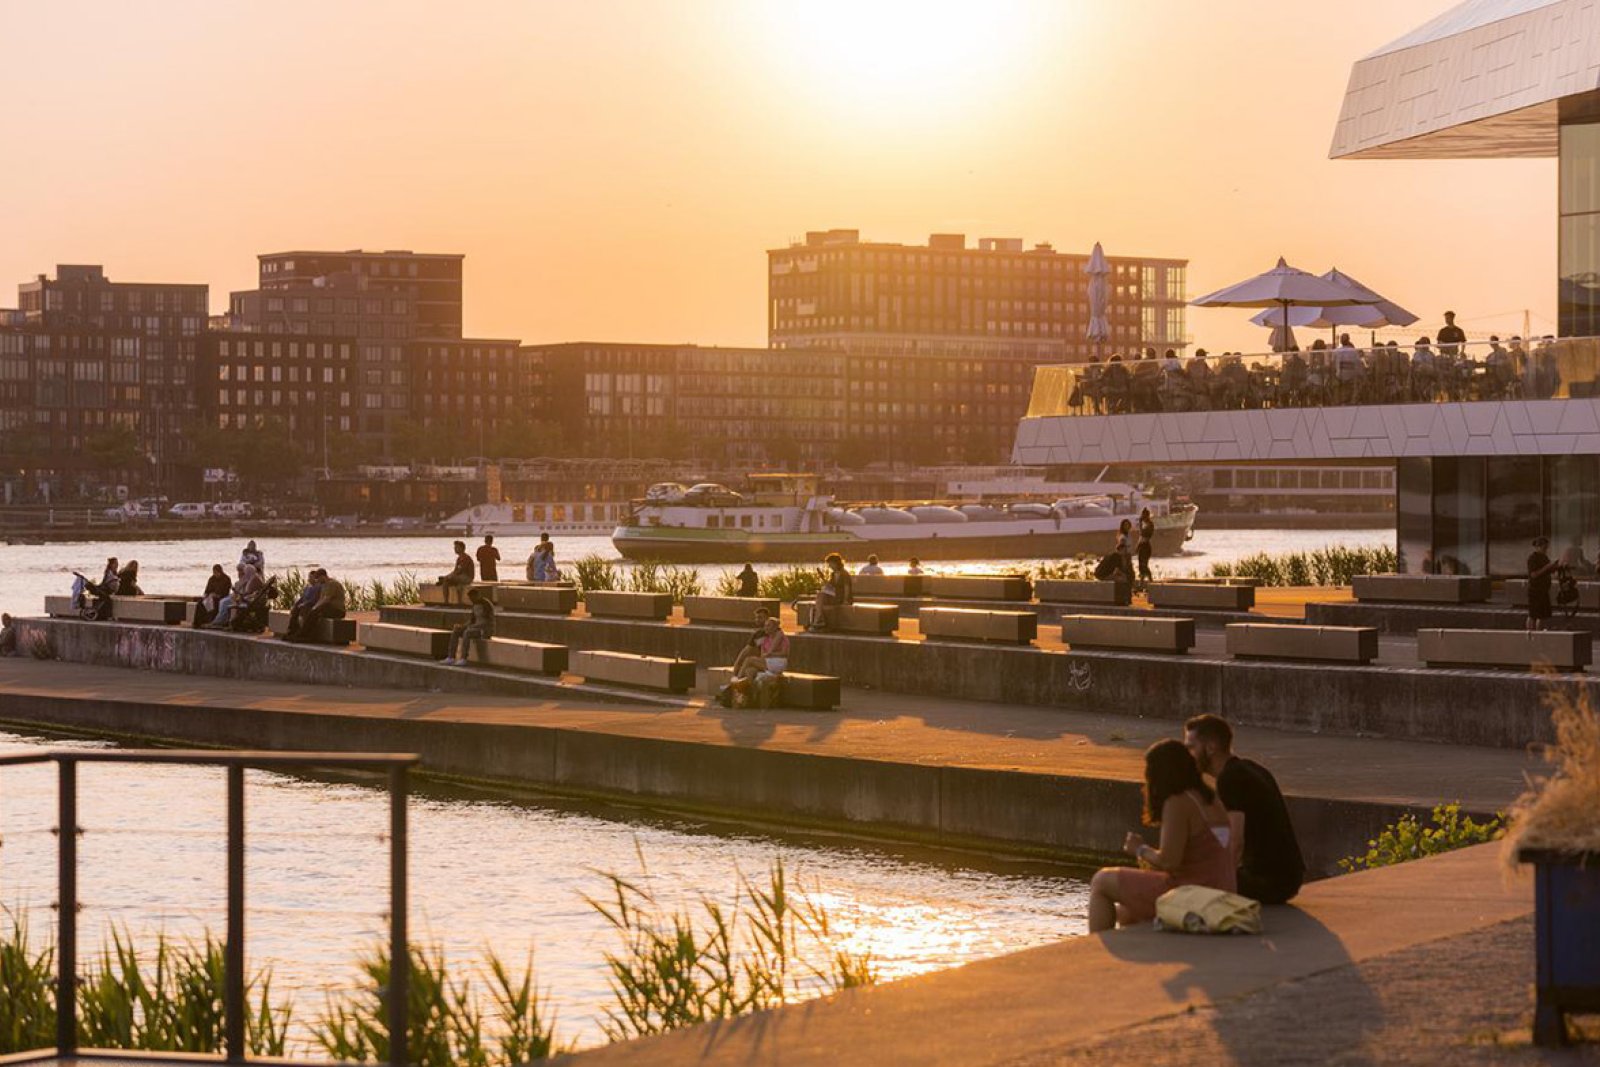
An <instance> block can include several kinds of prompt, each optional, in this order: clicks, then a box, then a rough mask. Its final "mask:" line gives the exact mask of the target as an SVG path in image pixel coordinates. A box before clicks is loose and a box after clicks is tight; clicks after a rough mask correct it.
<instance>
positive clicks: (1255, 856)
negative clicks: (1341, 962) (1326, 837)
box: [1183, 715, 1306, 904]
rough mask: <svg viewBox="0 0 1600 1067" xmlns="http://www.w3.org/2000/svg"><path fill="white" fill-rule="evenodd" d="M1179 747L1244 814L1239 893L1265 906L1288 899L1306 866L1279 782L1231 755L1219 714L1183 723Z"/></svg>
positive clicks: (1229, 732) (1229, 733)
mask: <svg viewBox="0 0 1600 1067" xmlns="http://www.w3.org/2000/svg"><path fill="white" fill-rule="evenodd" d="M1183 743H1184V746H1185V747H1186V748H1188V750H1189V753H1190V754H1191V755H1192V756H1194V761H1195V764H1196V765H1197V766H1198V767H1199V768H1200V770H1201V771H1203V772H1204V773H1206V774H1209V775H1210V776H1211V777H1212V779H1213V780H1214V781H1215V782H1216V783H1217V796H1218V797H1219V798H1220V799H1221V800H1222V806H1223V807H1225V808H1227V809H1228V810H1229V811H1234V812H1238V813H1239V814H1241V815H1243V816H1244V841H1243V844H1242V847H1241V848H1240V849H1239V850H1238V851H1239V871H1238V878H1237V882H1238V886H1239V888H1238V892H1239V893H1240V894H1241V895H1243V896H1247V897H1249V898H1251V899H1252V900H1259V901H1260V902H1261V903H1263V904H1283V903H1285V902H1287V901H1289V900H1292V899H1293V898H1294V895H1295V894H1296V893H1298V892H1300V886H1301V885H1302V884H1303V883H1304V882H1305V877H1306V863H1305V859H1304V857H1302V856H1301V854H1300V842H1299V841H1298V840H1296V839H1295V836H1294V822H1293V820H1291V819H1290V818H1289V806H1288V805H1287V804H1285V803H1284V800H1283V791H1282V790H1280V789H1279V788H1278V780H1277V779H1276V778H1274V777H1273V776H1272V772H1271V771H1269V770H1267V769H1266V768H1265V767H1263V766H1262V765H1261V764H1259V763H1257V762H1255V761H1254V760H1249V759H1245V758H1244V757H1243V756H1236V755H1234V752H1233V727H1231V726H1229V725H1228V722H1227V720H1226V719H1224V718H1222V717H1221V716H1220V715H1196V716H1195V717H1194V718H1192V719H1190V720H1189V721H1188V722H1186V723H1184V724H1183Z"/></svg>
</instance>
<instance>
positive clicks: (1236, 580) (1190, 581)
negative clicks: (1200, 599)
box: [1166, 575, 1261, 589]
mask: <svg viewBox="0 0 1600 1067" xmlns="http://www.w3.org/2000/svg"><path fill="white" fill-rule="evenodd" d="M1166 582H1167V584H1168V585H1248V586H1250V587H1251V588H1252V589H1259V588H1261V579H1260V578H1240V577H1237V576H1231V575H1230V576H1229V577H1226V578H1168V579H1166Z"/></svg>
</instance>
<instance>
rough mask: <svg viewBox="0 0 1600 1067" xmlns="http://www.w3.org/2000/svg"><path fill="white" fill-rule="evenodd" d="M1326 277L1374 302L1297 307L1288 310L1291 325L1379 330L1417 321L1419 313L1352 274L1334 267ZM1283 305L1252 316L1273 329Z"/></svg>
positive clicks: (1282, 317)
mask: <svg viewBox="0 0 1600 1067" xmlns="http://www.w3.org/2000/svg"><path fill="white" fill-rule="evenodd" d="M1322 278H1323V280H1325V281H1330V282H1333V283H1334V284H1335V285H1342V286H1344V287H1345V288H1346V289H1349V290H1350V291H1351V292H1354V293H1358V294H1360V295H1361V296H1363V297H1368V298H1370V303H1365V304H1350V305H1346V306H1344V307H1327V306H1323V307H1297V308H1293V309H1291V310H1290V311H1289V312H1288V318H1289V325H1290V326H1309V327H1312V328H1315V329H1338V328H1339V327H1340V326H1355V327H1357V328H1359V329H1363V330H1377V329H1382V328H1383V327H1385V326H1410V325H1411V324H1412V323H1413V322H1416V321H1417V317H1416V316H1415V315H1413V314H1412V313H1411V312H1409V311H1407V310H1406V309H1405V308H1403V307H1401V306H1400V305H1399V304H1396V303H1395V302H1394V301H1392V300H1388V299H1385V298H1384V297H1382V296H1380V295H1378V293H1377V291H1376V290H1373V289H1370V288H1368V287H1367V286H1365V285H1362V284H1361V283H1360V282H1358V281H1356V280H1355V279H1354V278H1352V277H1350V275H1348V274H1346V273H1344V272H1343V271H1341V270H1340V269H1339V268H1338V267H1335V268H1333V269H1332V270H1330V271H1328V272H1327V273H1326V274H1324V275H1322ZM1284 314H1285V313H1284V311H1283V309H1281V308H1272V309H1270V310H1267V311H1263V312H1262V313H1261V314H1259V315H1254V316H1252V317H1251V319H1250V321H1251V322H1253V323H1255V324H1256V325H1257V326H1267V327H1271V328H1273V329H1276V328H1277V327H1279V326H1281V325H1282V324H1283V319H1284Z"/></svg>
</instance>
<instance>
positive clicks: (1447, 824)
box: [1339, 803, 1505, 873]
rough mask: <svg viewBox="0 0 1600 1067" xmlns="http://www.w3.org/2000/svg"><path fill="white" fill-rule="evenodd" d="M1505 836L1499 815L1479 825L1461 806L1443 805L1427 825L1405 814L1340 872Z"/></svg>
mask: <svg viewBox="0 0 1600 1067" xmlns="http://www.w3.org/2000/svg"><path fill="white" fill-rule="evenodd" d="M1504 833H1505V820H1504V819H1503V818H1502V817H1500V816H1498V815H1496V816H1495V817H1494V818H1492V819H1490V820H1489V821H1488V822H1475V821H1474V820H1473V819H1472V817H1471V816H1467V815H1462V814H1461V805H1460V803H1455V804H1440V805H1438V806H1437V807H1435V808H1434V809H1433V814H1432V815H1431V816H1430V817H1429V821H1428V825H1427V826H1424V825H1422V823H1421V822H1420V821H1419V820H1418V819H1417V817H1416V816H1415V815H1402V816H1401V817H1400V819H1399V821H1398V822H1395V823H1392V824H1390V825H1389V826H1386V827H1384V829H1383V831H1382V832H1381V833H1379V834H1378V836H1377V837H1375V838H1373V839H1372V840H1370V841H1368V842H1367V851H1366V852H1365V853H1364V854H1362V855H1359V856H1349V857H1346V858H1345V859H1342V860H1340V861H1339V869H1340V870H1341V871H1344V872H1346V873H1348V872H1350V871H1362V870H1368V869H1371V868H1373V867H1392V866H1394V865H1395V864H1396V863H1405V862H1406V861H1407V860H1416V859H1421V858H1422V857H1424V856H1432V855H1435V854H1437V853H1440V852H1449V851H1451V850H1453V849H1458V848H1466V847H1467V846H1468V845H1481V844H1483V843H1484V842H1486V841H1493V840H1495V839H1497V838H1499V837H1500V836H1501V835H1502V834H1504Z"/></svg>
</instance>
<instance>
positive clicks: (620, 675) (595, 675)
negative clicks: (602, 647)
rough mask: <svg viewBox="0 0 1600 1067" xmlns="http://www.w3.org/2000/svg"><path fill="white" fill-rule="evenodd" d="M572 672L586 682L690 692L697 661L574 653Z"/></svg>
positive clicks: (624, 654)
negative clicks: (579, 675)
mask: <svg viewBox="0 0 1600 1067" xmlns="http://www.w3.org/2000/svg"><path fill="white" fill-rule="evenodd" d="M571 660H572V662H571V664H570V668H569V669H570V670H571V671H572V673H573V674H581V675H582V676H583V677H584V680H585V681H590V682H611V683H613V684H615V685H631V686H638V687H639V688H642V689H664V690H666V691H667V692H669V693H687V692H688V691H689V690H690V689H692V688H694V671H695V667H694V661H693V660H687V659H665V658H663V657H661V656H636V655H634V654H633V653H631V652H596V651H584V652H574V653H572V656H571Z"/></svg>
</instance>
